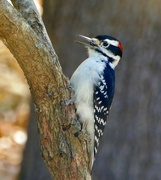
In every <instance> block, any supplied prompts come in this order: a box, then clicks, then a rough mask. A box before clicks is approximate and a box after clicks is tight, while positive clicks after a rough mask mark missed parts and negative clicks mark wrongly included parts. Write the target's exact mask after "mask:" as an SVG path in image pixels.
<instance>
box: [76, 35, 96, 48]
mask: <svg viewBox="0 0 161 180" xmlns="http://www.w3.org/2000/svg"><path fill="white" fill-rule="evenodd" d="M77 37H79V38H81V40H75V42H77V43H79V44H82V45H84V46H86V47H93V46H98V43H99V42H98V39H95V38H89V37H87V36H83V35H77Z"/></svg>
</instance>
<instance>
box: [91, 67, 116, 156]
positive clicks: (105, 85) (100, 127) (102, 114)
mask: <svg viewBox="0 0 161 180" xmlns="http://www.w3.org/2000/svg"><path fill="white" fill-rule="evenodd" d="M114 80H115V77H114V71H113V70H112V69H111V68H110V69H109V67H106V68H105V70H104V74H102V75H100V81H99V82H98V84H97V85H96V87H95V89H94V102H93V105H94V121H95V122H94V129H95V137H94V156H95V155H96V153H97V148H98V146H99V140H100V138H101V137H102V135H103V131H104V128H105V125H106V120H107V115H108V114H109V109H110V107H111V103H112V99H113V94H114Z"/></svg>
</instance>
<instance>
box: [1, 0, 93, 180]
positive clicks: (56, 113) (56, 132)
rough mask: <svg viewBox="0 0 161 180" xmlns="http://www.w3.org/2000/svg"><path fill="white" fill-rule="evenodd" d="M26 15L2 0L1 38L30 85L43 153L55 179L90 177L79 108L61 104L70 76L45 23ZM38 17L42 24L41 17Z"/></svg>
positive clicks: (87, 143) (88, 148)
mask: <svg viewBox="0 0 161 180" xmlns="http://www.w3.org/2000/svg"><path fill="white" fill-rule="evenodd" d="M17 2H18V1H17ZM21 2H23V0H22V1H21ZM24 2H25V1H24ZM19 7H20V6H19ZM21 7H22V6H21ZM17 9H18V8H17ZM31 9H32V8H31ZM22 11H23V10H22ZM29 14H30V12H29ZM25 16H26V15H23V14H21V13H20V12H18V11H17V10H16V9H15V8H14V7H13V6H11V5H10V4H9V3H8V2H7V1H6V0H1V1H0V38H1V39H2V40H3V42H4V43H5V44H6V46H7V47H8V48H9V50H10V51H11V53H12V54H13V55H14V56H15V58H16V59H17V61H18V63H19V65H20V66H21V68H22V70H23V72H24V74H25V76H26V78H27V81H28V84H29V86H30V90H31V94H32V99H33V102H34V105H35V111H36V115H37V122H38V129H39V133H40V146H41V152H42V155H43V157H44V160H45V162H46V164H47V166H48V168H49V170H50V172H51V174H52V175H53V177H54V179H90V171H91V165H90V164H91V162H90V158H89V157H90V153H89V152H90V140H89V138H88V136H87V135H86V134H83V133H82V134H81V135H80V136H79V138H77V137H75V136H74V133H75V132H77V131H79V128H80V123H79V121H77V118H76V116H75V109H74V107H73V106H67V107H63V106H62V105H61V104H62V103H63V102H64V100H67V99H69V98H70V91H69V89H68V83H69V82H68V79H67V78H66V77H65V76H64V75H63V73H62V71H61V67H60V65H59V63H58V58H57V56H56V54H55V52H54V50H53V49H52V45H51V43H50V41H48V39H49V38H47V37H46V36H47V34H46V31H44V28H42V27H43V26H42V24H41V23H40V26H36V28H35V26H32V25H31V24H32V23H31V24H29V22H28V21H26V20H25V19H26V18H25ZM36 21H38V24H39V18H38V19H37V18H36ZM44 37H45V38H44ZM44 41H45V42H44Z"/></svg>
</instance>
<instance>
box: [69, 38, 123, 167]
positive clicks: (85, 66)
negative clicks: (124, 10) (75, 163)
mask: <svg viewBox="0 0 161 180" xmlns="http://www.w3.org/2000/svg"><path fill="white" fill-rule="evenodd" d="M79 37H80V38H81V41H76V42H78V43H80V44H83V45H84V46H85V47H86V48H87V49H88V55H89V57H88V58H87V59H86V60H85V61H84V62H82V63H81V64H80V66H79V67H78V68H77V69H76V71H75V72H74V73H73V75H72V77H71V80H70V84H71V86H72V88H73V90H74V94H73V97H72V99H73V101H74V103H75V106H76V109H77V114H78V116H79V120H80V121H81V122H82V124H83V127H86V129H87V132H88V133H89V134H90V137H91V155H92V164H93V162H94V159H95V155H96V153H97V148H98V146H99V140H100V138H101V137H102V135H103V131H104V128H105V125H106V119H107V115H108V114H109V110H110V107H111V103H112V99H113V96H114V89H115V74H114V69H115V67H116V66H117V64H118V62H119V60H120V59H121V57H122V51H123V47H122V45H121V43H120V42H119V41H118V40H117V39H115V38H113V37H111V36H107V35H99V36H96V37H95V38H89V37H86V36H83V35H79Z"/></svg>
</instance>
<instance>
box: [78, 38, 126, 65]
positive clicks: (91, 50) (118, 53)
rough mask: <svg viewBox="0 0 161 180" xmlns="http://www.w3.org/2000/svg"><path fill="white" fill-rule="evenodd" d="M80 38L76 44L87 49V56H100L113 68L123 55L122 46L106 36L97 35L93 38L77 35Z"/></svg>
mask: <svg viewBox="0 0 161 180" xmlns="http://www.w3.org/2000/svg"><path fill="white" fill-rule="evenodd" d="M78 36H79V38H81V40H80V41H76V42H77V43H80V44H83V45H84V46H85V47H87V49H88V54H89V56H90V57H91V56H100V58H103V59H105V60H107V62H108V63H109V65H110V66H111V67H112V68H115V67H116V66H117V64H118V62H119V61H120V59H121V57H122V53H123V47H122V44H121V43H120V42H119V41H118V40H117V39H115V38H113V37H111V36H107V35H98V36H96V37H94V38H89V37H87V36H83V35H78Z"/></svg>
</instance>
